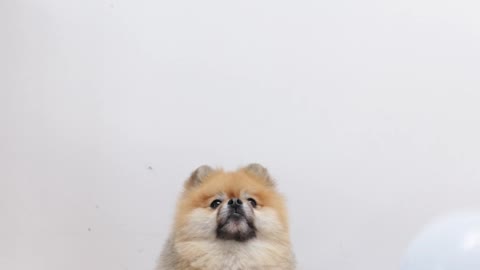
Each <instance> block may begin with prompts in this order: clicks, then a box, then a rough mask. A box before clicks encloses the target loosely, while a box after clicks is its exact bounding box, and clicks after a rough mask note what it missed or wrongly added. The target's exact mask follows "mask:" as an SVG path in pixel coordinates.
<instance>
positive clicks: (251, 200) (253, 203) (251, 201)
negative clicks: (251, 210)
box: [248, 198, 257, 207]
mask: <svg viewBox="0 0 480 270" xmlns="http://www.w3.org/2000/svg"><path fill="white" fill-rule="evenodd" d="M248 201H249V202H250V204H251V205H252V206H253V207H257V201H255V200H254V199H252V198H248Z"/></svg>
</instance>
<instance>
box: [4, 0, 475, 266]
mask: <svg viewBox="0 0 480 270" xmlns="http://www.w3.org/2000/svg"><path fill="white" fill-rule="evenodd" d="M479 9H480V4H478V1H473V0H472V1H467V0H457V1H445V0H436V1H434V0H404V1H395V2H393V1H373V0H366V1H355V0H339V1H310V2H303V1H289V2H288V3H285V2H282V1H215V2H210V1H191V2H183V1H158V0H157V1H153V0H152V1H145V0H137V1H133V0H130V1H122V0H103V1H102V0H76V1H65V0H43V1H34V0H13V1H9V0H1V1H0V31H1V32H0V33H1V35H0V39H1V42H0V131H1V132H0V269H5V270H7V269H8V270H16V269H19V270H23V269H45V270H65V269H68V270H85V269H99V270H110V269H111V270H117V269H118V270H125V269H132V270H133V269H135V270H140V269H152V268H153V267H154V265H155V261H156V259H157V257H158V254H159V252H160V249H161V246H162V245H163V241H164V240H165V238H166V237H167V234H168V232H169V229H170V224H171V219H172V215H173V209H174V205H175V200H176V197H177V194H178V192H179V191H180V188H181V185H182V182H183V180H184V179H185V178H186V177H187V176H188V174H189V173H190V172H191V171H192V170H193V169H195V168H196V167H197V166H199V165H201V164H204V163H206V164H210V165H213V166H223V167H225V168H226V169H234V168H236V167H237V166H240V165H244V164H247V163H249V162H253V161H254V162H260V163H263V164H264V165H265V166H267V167H268V168H269V169H270V171H271V172H272V174H273V175H274V177H275V178H276V179H277V181H278V183H279V187H280V189H281V190H282V192H283V193H285V194H286V196H287V197H288V205H289V208H290V212H291V224H292V239H293V243H294V247H295V250H296V254H297V257H298V261H299V266H300V267H299V268H300V269H311V270H317V269H328V270H352V269H360V270H364V269H369V270H385V269H396V268H397V267H398V264H399V261H400V259H401V257H402V254H403V252H404V250H405V248H406V246H407V244H408V243H409V241H410V239H411V238H412V237H413V236H414V235H415V233H416V232H417V231H418V230H419V229H420V228H421V226H422V225H423V224H425V222H428V221H429V220H431V218H433V217H434V216H436V215H439V214H444V213H448V212H450V211H455V210H458V209H465V208H470V209H478V208H480V195H479V194H480V167H479V162H480V126H479V125H480V124H479V116H480V76H479V73H480V16H478V10H479Z"/></svg>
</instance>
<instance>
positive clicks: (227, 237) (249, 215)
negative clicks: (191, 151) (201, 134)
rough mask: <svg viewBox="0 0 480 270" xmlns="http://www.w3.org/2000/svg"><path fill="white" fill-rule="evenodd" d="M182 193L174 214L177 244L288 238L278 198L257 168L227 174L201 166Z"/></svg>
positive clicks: (269, 180) (261, 171) (285, 222)
mask: <svg viewBox="0 0 480 270" xmlns="http://www.w3.org/2000/svg"><path fill="white" fill-rule="evenodd" d="M185 188H186V190H185V193H184V194H183V195H182V197H181V198H180V203H179V209H178V211H177V218H176V224H175V225H176V230H175V231H176V236H177V239H181V240H211V241H236V242H246V241H249V240H251V239H255V238H259V239H263V240H269V239H282V237H285V239H287V238H288V225H287V216H286V210H285V205H284V201H283V198H282V197H281V196H280V195H279V194H278V192H277V191H276V188H275V186H274V183H273V181H272V180H271V178H270V176H269V175H268V173H267V171H266V169H265V168H263V167H261V166H260V165H257V164H252V165H249V166H247V167H245V168H242V169H240V170H238V171H235V172H228V173H226V172H223V171H221V170H213V169H211V168H210V167H207V166H202V167H200V168H199V169H197V170H196V171H195V172H194V173H193V174H192V176H191V177H190V179H189V180H187V182H186V184H185Z"/></svg>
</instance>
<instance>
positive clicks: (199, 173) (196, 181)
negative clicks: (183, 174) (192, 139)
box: [185, 165, 214, 189]
mask: <svg viewBox="0 0 480 270" xmlns="http://www.w3.org/2000/svg"><path fill="white" fill-rule="evenodd" d="M213 172H214V169H212V167H210V166H208V165H202V166H200V167H198V168H197V169H196V170H195V171H193V172H192V174H191V175H190V177H189V178H188V179H187V181H186V182H185V188H187V189H189V188H192V187H196V186H198V185H200V184H201V183H202V182H203V181H204V180H205V179H206V178H207V177H208V176H209V175H210V174H212V173H213Z"/></svg>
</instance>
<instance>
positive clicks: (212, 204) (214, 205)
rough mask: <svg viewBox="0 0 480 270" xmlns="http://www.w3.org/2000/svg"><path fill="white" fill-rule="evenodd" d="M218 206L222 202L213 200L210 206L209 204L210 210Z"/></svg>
mask: <svg viewBox="0 0 480 270" xmlns="http://www.w3.org/2000/svg"><path fill="white" fill-rule="evenodd" d="M220 204H222V201H220V200H214V201H213V202H212V203H211V204H210V207H211V208H212V209H216V208H217V207H218V206H219V205H220Z"/></svg>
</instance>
